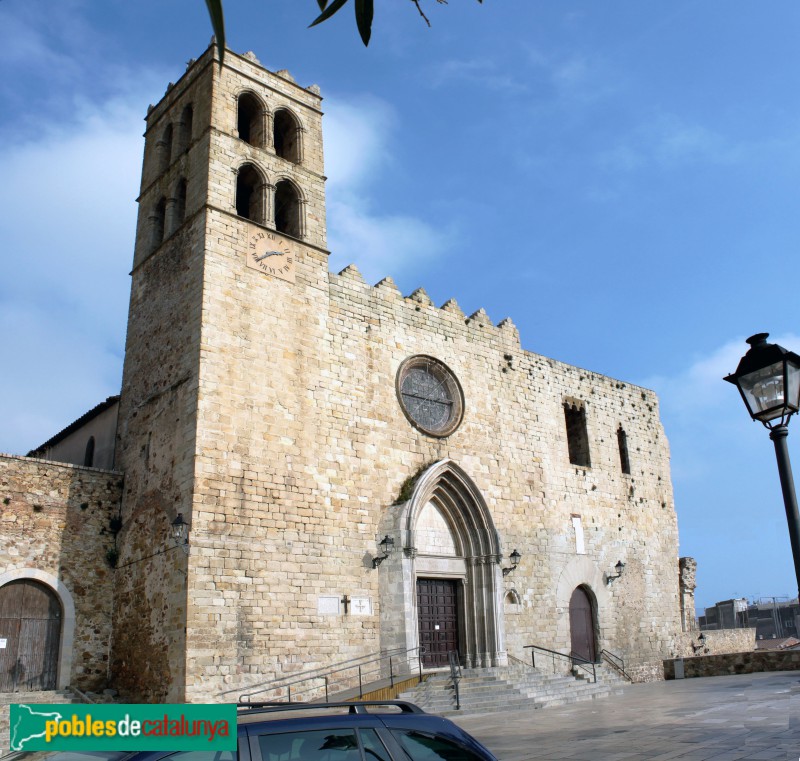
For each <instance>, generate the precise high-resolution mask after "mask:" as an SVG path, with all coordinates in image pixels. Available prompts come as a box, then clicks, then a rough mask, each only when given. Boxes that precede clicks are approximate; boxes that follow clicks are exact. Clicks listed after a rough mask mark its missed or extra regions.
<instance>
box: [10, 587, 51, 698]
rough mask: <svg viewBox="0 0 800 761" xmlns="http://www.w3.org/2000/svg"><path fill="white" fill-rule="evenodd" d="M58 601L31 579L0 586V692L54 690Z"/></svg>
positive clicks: (46, 589)
mask: <svg viewBox="0 0 800 761" xmlns="http://www.w3.org/2000/svg"><path fill="white" fill-rule="evenodd" d="M61 620H62V615H61V604H60V602H59V600H58V597H57V595H56V594H55V592H53V591H52V590H51V589H50V588H49V587H46V586H45V585H44V584H40V583H39V582H37V581H33V580H31V579H20V580H18V581H12V582H10V583H9V584H6V585H5V586H3V587H2V588H0V645H3V647H0V692H27V691H36V690H54V689H56V683H57V680H58V655H59V642H60V640H61Z"/></svg>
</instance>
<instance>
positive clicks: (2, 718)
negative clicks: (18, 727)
mask: <svg viewBox="0 0 800 761" xmlns="http://www.w3.org/2000/svg"><path fill="white" fill-rule="evenodd" d="M77 702H79V701H78V700H77V698H76V697H75V696H74V695H73V693H72V692H70V691H69V690H46V691H39V692H0V754H3V753H7V752H8V707H9V705H11V703H27V704H29V705H32V704H34V703H63V704H68V703H77Z"/></svg>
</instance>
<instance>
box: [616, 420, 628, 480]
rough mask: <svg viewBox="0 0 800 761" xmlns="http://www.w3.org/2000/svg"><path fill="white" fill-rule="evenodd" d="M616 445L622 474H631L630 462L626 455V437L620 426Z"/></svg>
mask: <svg viewBox="0 0 800 761" xmlns="http://www.w3.org/2000/svg"><path fill="white" fill-rule="evenodd" d="M617 443H618V444H619V464H620V467H621V468H622V472H623V473H627V474H628V475H630V474H631V460H630V457H629V455H628V435H627V434H626V433H625V430H624V429H623V428H622V426H620V427H619V428H618V429H617Z"/></svg>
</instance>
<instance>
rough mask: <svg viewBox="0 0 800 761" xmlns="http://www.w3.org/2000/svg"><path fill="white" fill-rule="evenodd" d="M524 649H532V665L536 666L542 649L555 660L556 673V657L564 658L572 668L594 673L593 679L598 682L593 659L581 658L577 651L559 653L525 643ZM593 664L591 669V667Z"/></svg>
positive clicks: (554, 668)
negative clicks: (537, 652)
mask: <svg viewBox="0 0 800 761" xmlns="http://www.w3.org/2000/svg"><path fill="white" fill-rule="evenodd" d="M523 650H530V651H531V666H533V668H536V651H537V650H541V651H542V652H544V653H549V655H550V657H551V658H552V660H553V672H554V673H555V670H556V658H563V659H565V660H567V661H569V662H570V666H571V668H573V669H575V668H582V669H584V670H585V671H586V672H588V673H591V674H592V679H593V681H594V682H595V683H596V682H597V669H596V668H595V665H594V663H592V662H591V661H587V660H586V659H585V658H581V656H580V655H576V654H575V653H570V654H569V655H567V654H566V653H559V652H558V650H550V649H549V648H547V647H542V646H541V645H525V646H524V647H523ZM589 666H591V667H592V668H591V671H590V669H589Z"/></svg>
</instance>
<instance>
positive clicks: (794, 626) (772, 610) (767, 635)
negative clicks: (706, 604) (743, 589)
mask: <svg viewBox="0 0 800 761" xmlns="http://www.w3.org/2000/svg"><path fill="white" fill-rule="evenodd" d="M698 626H699V628H700V629H703V630H705V631H709V630H714V629H739V628H744V627H749V628H753V629H755V630H756V632H755V634H756V641H759V640H780V639H785V638H787V637H800V605H798V602H797V600H783V601H779V600H778V599H777V598H766V599H763V600H759V601H757V602H753V603H749V604H748V602H747V600H746V599H745V598H737V599H734V600H724V601H722V602H718V603H717V604H716V605H713V606H711V607H710V608H706V609H705V615H703V616H700V617H699V618H698Z"/></svg>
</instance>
